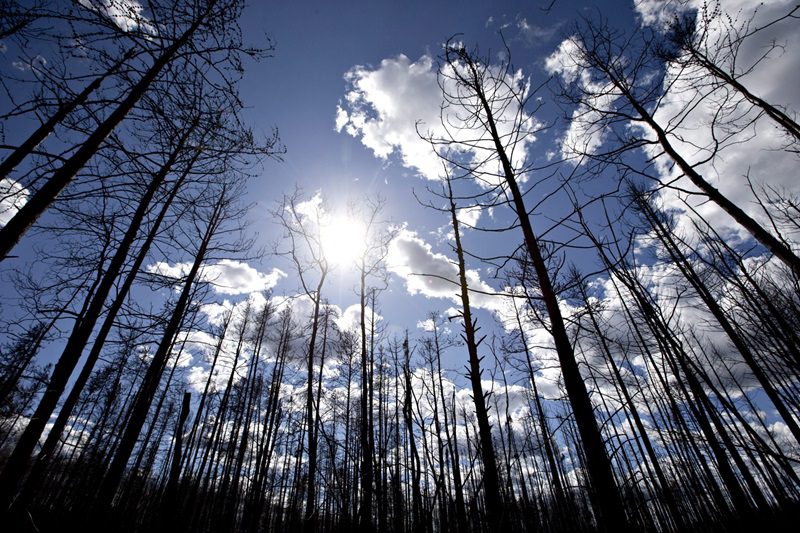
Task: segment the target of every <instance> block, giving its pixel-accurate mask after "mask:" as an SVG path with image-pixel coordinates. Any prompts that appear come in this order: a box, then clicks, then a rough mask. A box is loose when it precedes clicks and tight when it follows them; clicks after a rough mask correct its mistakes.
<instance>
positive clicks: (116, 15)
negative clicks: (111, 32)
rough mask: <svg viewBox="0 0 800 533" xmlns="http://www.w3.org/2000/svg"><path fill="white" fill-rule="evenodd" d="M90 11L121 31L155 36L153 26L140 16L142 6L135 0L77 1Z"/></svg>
mask: <svg viewBox="0 0 800 533" xmlns="http://www.w3.org/2000/svg"><path fill="white" fill-rule="evenodd" d="M78 1H79V3H80V4H81V5H82V6H83V7H85V8H86V9H88V10H90V11H94V12H95V13H98V14H100V15H103V16H105V17H107V18H108V19H109V20H111V22H112V23H114V25H116V26H117V27H118V28H119V29H121V30H123V31H136V30H139V31H142V32H143V33H145V34H148V35H155V30H154V28H153V25H152V24H151V23H150V21H149V19H148V18H147V17H145V16H144V15H143V14H142V11H143V10H144V9H143V8H142V5H141V4H140V3H139V2H137V1H136V0H78Z"/></svg>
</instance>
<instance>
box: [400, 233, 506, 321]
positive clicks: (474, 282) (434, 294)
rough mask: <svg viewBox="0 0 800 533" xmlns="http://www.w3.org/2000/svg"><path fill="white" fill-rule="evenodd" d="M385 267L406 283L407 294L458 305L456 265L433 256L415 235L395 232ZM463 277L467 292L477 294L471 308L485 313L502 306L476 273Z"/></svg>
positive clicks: (471, 299) (437, 255)
mask: <svg viewBox="0 0 800 533" xmlns="http://www.w3.org/2000/svg"><path fill="white" fill-rule="evenodd" d="M386 264H387V267H388V269H389V271H390V272H392V273H394V274H396V275H398V276H399V277H400V278H402V279H403V280H404V281H405V284H406V290H407V291H408V292H409V293H410V294H422V295H424V296H427V297H429V298H447V299H449V300H451V301H454V302H457V303H460V302H461V297H460V290H461V289H460V287H459V284H458V266H457V264H456V263H455V262H454V261H451V260H450V259H449V258H448V257H447V256H446V255H444V254H440V253H437V252H434V251H433V249H432V247H431V245H430V244H428V243H427V242H425V241H424V240H423V239H422V238H420V237H419V236H418V235H417V233H416V232H414V231H410V230H408V229H402V230H400V231H399V232H398V234H397V236H395V238H394V239H393V240H392V242H391V243H390V244H389V251H388V255H387V257H386ZM466 274H467V283H468V285H469V287H470V289H471V290H473V291H480V292H472V293H470V303H471V305H473V306H474V307H478V308H483V309H488V310H497V309H499V308H500V307H501V306H503V305H504V304H503V302H502V300H503V299H504V297H503V296H501V295H499V294H497V291H495V290H494V289H493V288H492V287H491V286H490V285H489V284H488V283H486V282H484V281H482V280H481V278H480V274H479V273H478V271H476V270H469V269H468V270H467V272H466Z"/></svg>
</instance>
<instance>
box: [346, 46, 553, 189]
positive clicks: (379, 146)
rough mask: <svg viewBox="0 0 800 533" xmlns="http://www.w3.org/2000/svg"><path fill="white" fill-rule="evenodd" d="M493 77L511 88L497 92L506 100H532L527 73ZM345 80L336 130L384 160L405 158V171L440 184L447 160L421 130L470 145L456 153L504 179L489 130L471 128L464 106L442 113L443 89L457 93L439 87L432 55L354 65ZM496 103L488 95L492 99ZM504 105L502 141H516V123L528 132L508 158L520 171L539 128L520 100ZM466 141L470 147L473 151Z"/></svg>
mask: <svg viewBox="0 0 800 533" xmlns="http://www.w3.org/2000/svg"><path fill="white" fill-rule="evenodd" d="M444 72H445V74H447V73H448V72H449V73H452V67H450V66H445V67H444ZM487 72H488V73H489V74H491V75H493V76H497V77H498V78H501V79H502V80H503V82H504V83H505V86H504V87H505V88H504V87H498V88H497V89H496V90H498V91H499V92H498V94H497V95H496V96H498V98H502V97H504V96H506V95H507V93H506V92H505V91H506V90H507V87H513V88H514V89H515V90H516V91H518V92H519V93H521V94H522V95H523V97H524V95H526V94H527V91H528V88H529V85H528V80H527V78H526V77H525V76H523V74H522V72H521V71H517V72H514V73H501V71H500V69H499V67H497V66H496V65H490V66H488V67H487ZM345 80H346V81H347V83H348V86H349V90H348V92H347V93H346V95H345V97H344V100H343V101H342V102H341V103H340V106H339V107H338V109H337V116H336V126H337V131H345V132H346V133H347V134H349V135H351V136H353V137H356V138H359V139H360V140H361V142H362V144H363V145H364V146H366V147H367V148H369V149H370V150H372V152H373V153H374V155H375V156H376V157H378V158H381V159H384V160H386V159H388V158H389V156H391V155H392V154H395V153H396V154H399V156H400V158H401V161H402V164H403V166H405V167H407V168H410V169H413V170H415V171H416V172H417V174H418V175H419V176H421V177H423V178H426V179H431V180H436V179H439V178H440V177H441V176H442V173H443V168H442V161H441V160H440V158H439V157H438V156H437V155H436V153H435V152H434V150H433V148H432V147H431V145H430V143H429V142H428V141H426V140H424V139H422V138H420V136H419V134H418V130H419V132H420V133H422V134H423V135H425V136H431V137H432V138H434V139H440V138H449V137H450V136H451V135H452V137H453V139H454V140H455V141H456V142H457V143H459V142H464V143H465V144H463V145H459V147H458V150H459V155H460V156H462V157H463V158H464V159H465V161H468V164H469V165H472V166H475V167H476V168H477V169H478V171H479V172H486V173H488V174H489V175H490V176H491V175H494V176H496V175H498V173H499V165H498V162H497V161H496V160H495V159H493V158H490V157H488V155H489V154H490V153H492V152H494V151H495V148H494V143H493V142H492V141H491V139H489V138H487V134H486V132H485V130H483V129H481V128H480V127H475V128H473V127H471V126H470V127H466V123H467V122H465V119H467V117H468V111H467V110H466V109H465V108H464V107H462V106H457V105H454V104H451V105H449V106H447V107H445V108H442V104H443V95H442V89H441V87H440V86H439V83H442V84H443V85H444V88H445V91H446V92H448V93H450V94H457V93H458V89H457V88H456V87H455V82H454V81H453V80H452V79H450V77H449V76H444V77H441V78H439V79H438V80H437V65H436V63H435V62H434V60H433V59H432V58H431V57H430V56H428V55H424V56H422V57H421V58H420V59H419V60H417V61H416V62H412V61H411V60H410V59H409V58H408V57H407V56H405V55H399V56H397V57H394V58H389V59H384V60H383V61H381V63H380V65H379V66H378V67H376V68H370V67H365V66H356V67H353V68H352V69H350V71H348V72H347V74H346V75H345ZM492 96H494V95H492V94H489V97H490V99H491V97H492ZM498 101H499V100H498ZM476 102H477V101H476ZM504 104H508V105H504V106H503V107H501V106H500V105H499V104H498V105H497V106H496V109H494V110H493V111H495V112H496V113H497V116H496V119H497V127H498V130H499V131H498V133H499V134H500V135H501V137H503V138H511V137H512V136H510V135H509V134H510V133H511V131H512V129H513V128H514V127H515V125H517V124H519V126H520V128H521V129H522V130H523V132H524V134H523V135H522V138H523V139H524V140H523V141H522V142H520V143H519V144H518V145H517V146H516V147H515V149H514V150H512V151H510V156H511V157H512V164H513V165H514V166H515V167H517V168H518V167H519V166H521V164H522V162H524V161H525V159H526V157H527V151H528V145H529V144H530V143H531V142H533V141H534V140H535V136H534V132H535V131H536V129H537V128H538V127H539V124H538V122H536V121H535V120H534V119H533V117H531V116H529V115H527V114H526V113H525V112H524V111H520V109H519V105H518V104H517V102H516V101H511V102H508V101H505V102H504ZM442 119H444V121H445V123H449V124H451V126H450V127H449V128H448V129H446V128H445V127H444V126H443V125H442ZM453 125H463V126H464V127H463V128H458V127H457V126H453ZM467 142H469V143H470V144H471V145H470V146H467V145H466V143H467ZM451 155H452V154H451ZM487 159H488V160H487ZM494 176H492V177H486V178H485V179H487V180H490V181H491V182H493V183H494V182H496V181H497V180H498V179H499V178H497V177H494Z"/></svg>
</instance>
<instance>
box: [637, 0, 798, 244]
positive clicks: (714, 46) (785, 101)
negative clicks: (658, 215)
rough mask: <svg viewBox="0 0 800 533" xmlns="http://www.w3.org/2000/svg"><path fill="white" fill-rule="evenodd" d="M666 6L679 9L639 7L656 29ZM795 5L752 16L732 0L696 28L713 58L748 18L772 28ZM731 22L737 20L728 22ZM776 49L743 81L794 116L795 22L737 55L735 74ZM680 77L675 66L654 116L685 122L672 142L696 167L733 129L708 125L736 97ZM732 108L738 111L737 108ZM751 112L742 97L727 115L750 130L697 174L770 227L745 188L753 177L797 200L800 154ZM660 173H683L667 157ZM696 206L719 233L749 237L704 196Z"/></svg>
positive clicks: (748, 43) (697, 74)
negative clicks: (724, 103) (703, 35)
mask: <svg viewBox="0 0 800 533" xmlns="http://www.w3.org/2000/svg"><path fill="white" fill-rule="evenodd" d="M668 5H669V6H672V7H670V9H677V8H676V7H675V6H673V5H672V4H667V3H666V2H657V1H655V0H650V1H649V2H646V3H642V4H641V5H639V6H637V9H639V11H640V14H641V15H642V19H643V21H644V22H646V23H647V22H648V21H651V20H652V21H653V23H663V22H665V20H668V19H665V18H664V16H663V15H658V17H656V15H655V14H656V13H659V8H660V10H661V12H662V13H668V11H667V6H668ZM702 6H703V2H701V1H699V0H692V1H690V2H686V3H685V5H682V6H681V7H682V9H690V10H697V9H701V8H702ZM791 6H793V2H790V1H787V0H783V1H775V2H769V3H764V4H762V5H760V6H759V8H758V10H757V11H756V12H755V14H754V11H753V8H754V6H753V4H752V3H751V2H747V1H744V0H731V1H726V2H723V3H722V4H721V7H722V13H721V14H720V16H718V17H716V18H712V19H711V20H710V21H709V22H708V23H707V24H706V23H704V21H703V20H702V19H701V18H698V24H699V25H700V30H702V31H705V32H706V34H707V37H706V39H705V42H704V43H705V45H706V46H708V47H709V53H711V54H713V53H715V51H716V50H718V49H719V45H720V43H722V42H724V38H725V36H726V34H727V33H728V32H729V31H730V26H731V25H733V26H734V27H738V26H740V25H741V24H743V23H744V22H745V21H746V20H747V18H748V17H750V16H754V19H753V21H752V22H751V23H750V26H751V28H755V27H758V26H763V25H765V23H766V22H768V21H771V20H774V19H776V18H778V17H779V16H781V15H783V14H785V13H786V12H787V11H788V9H789V8H790V7H791ZM654 17H656V18H654ZM728 17H731V18H730V19H728ZM731 21H733V22H731ZM773 43H775V44H777V45H778V46H779V48H777V49H773V50H772V51H771V52H770V53H769V55H768V57H767V58H766V59H764V60H763V61H761V62H760V63H759V64H758V65H756V66H755V68H753V69H752V70H751V71H750V72H747V74H745V75H742V76H740V77H739V81H740V82H741V83H742V84H744V85H745V86H746V87H747V88H748V89H749V90H750V91H751V92H752V93H754V94H756V95H758V96H759V97H761V98H764V99H765V100H766V101H767V102H771V103H773V104H776V105H779V106H782V107H784V108H786V109H788V111H789V114H790V115H792V114H794V113H796V111H797V110H799V109H800V93H798V91H797V90H796V87H797V85H798V83H800V54H797V53H796V52H795V51H796V50H798V49H800V33H798V32H797V28H796V24H794V22H793V21H784V22H783V23H779V24H775V25H773V26H770V27H769V28H768V29H767V30H765V31H762V32H759V33H757V34H755V35H754V36H753V37H751V38H749V39H747V40H744V41H743V42H742V44H741V46H740V48H739V50H738V57H737V65H736V69H737V72H741V71H745V70H747V69H748V68H749V67H750V66H751V65H752V64H753V63H754V62H755V61H756V60H757V59H758V58H759V57H761V55H763V54H764V52H765V51H766V50H768V49H769V48H770V47H771V46H772V45H773ZM723 64H724V66H725V68H727V67H729V66H730V65H729V64H728V63H723ZM678 74H679V72H678V70H677V68H675V67H671V68H670V69H669V70H668V71H667V76H666V79H665V80H664V87H665V88H669V91H668V92H667V94H666V96H665V97H664V99H663V100H662V102H661V105H660V106H659V108H658V111H657V113H656V114H655V118H656V120H657V121H658V122H659V123H660V124H667V123H669V122H670V121H671V122H673V123H674V122H675V120H674V119H675V117H678V116H682V117H683V120H682V122H681V124H680V126H678V127H677V128H675V129H674V130H673V132H672V135H671V137H670V140H671V141H672V143H673V145H674V146H675V147H676V149H677V150H678V151H679V153H681V154H683V155H684V156H685V157H686V158H687V159H688V160H689V161H690V162H693V161H699V160H706V159H708V158H709V156H710V153H711V152H710V150H711V149H713V147H714V143H715V141H716V140H717V139H725V135H726V134H728V133H729V131H730V130H729V128H728V127H726V126H725V125H718V126H717V127H716V128H715V129H714V130H713V131H712V128H711V127H709V124H713V123H714V121H715V120H717V119H718V118H719V113H720V102H721V101H725V100H724V99H725V98H726V97H729V96H730V95H731V94H732V93H731V92H730V89H729V88H727V87H725V88H720V89H716V90H714V91H710V90H709V86H708V84H706V85H705V86H703V87H701V89H700V90H698V89H697V88H696V87H695V86H693V85H695V83H694V82H695V81H696V80H697V79H700V80H703V81H708V75H707V73H705V72H703V71H689V72H682V73H680V74H681V75H680V76H678ZM691 103H697V105H691ZM734 103H736V106H733V104H734ZM749 107H750V106H749V104H747V103H745V102H744V101H743V99H742V98H741V97H740V96H739V95H736V96H735V97H734V99H733V100H732V101H730V100H729V101H728V110H730V111H731V112H732V113H736V114H737V115H740V118H739V119H738V120H737V122H738V123H739V124H746V123H748V121H753V122H752V124H751V125H749V126H748V127H746V128H741V131H740V132H738V133H737V134H736V135H734V136H733V137H732V138H731V139H730V140H728V141H726V142H723V149H722V150H721V151H720V152H719V153H717V154H716V155H715V156H714V157H712V158H711V159H710V160H709V161H707V162H706V163H704V164H702V165H698V167H697V168H698V171H699V172H700V173H701V174H702V175H703V176H704V177H705V178H706V179H707V180H708V181H710V182H711V183H712V184H713V185H714V186H715V187H717V188H718V189H719V190H720V191H721V192H722V193H723V194H724V195H725V196H727V197H728V198H729V199H730V200H731V201H733V202H734V203H735V204H736V205H738V206H740V207H742V208H743V209H745V210H746V211H747V212H748V213H749V214H750V215H751V216H754V217H756V218H757V219H759V220H762V221H763V222H764V223H765V224H767V225H768V222H767V221H766V220H764V216H763V213H762V212H761V210H760V208H759V207H758V205H757V203H756V201H755V198H754V196H753V194H752V192H751V191H750V188H749V187H748V185H747V182H746V178H745V175H746V174H748V173H749V175H750V177H751V179H752V180H753V182H754V185H755V186H756V187H757V188H758V187H759V186H760V185H768V186H771V187H775V188H777V189H778V190H783V191H788V192H790V193H794V194H797V193H798V192H800V182H799V181H798V180H797V156H796V153H792V150H785V149H784V148H785V147H786V145H787V137H786V135H785V134H784V133H783V132H782V131H781V130H780V129H779V128H777V127H776V126H775V124H774V123H773V122H771V120H770V119H769V118H767V117H764V116H760V117H759V116H758V115H759V113H758V112H757V110H754V109H750V110H749V111H748V112H743V110H746V109H748V108H749ZM686 109H690V112H688V113H686V112H685V110H686ZM730 116H731V115H727V116H726V115H725V114H723V118H730ZM734 128H736V127H734ZM726 145H727V146H726ZM795 148H796V145H795ZM659 171H660V173H661V175H662V176H663V177H664V178H667V177H674V176H676V175H677V170H676V169H675V168H671V167H670V166H669V165H668V161H666V160H665V158H662V159H661V160H660V166H659ZM676 185H677V186H678V187H686V188H688V189H689V190H691V189H693V187H692V185H691V184H689V183H688V182H687V181H686V179H685V178H684V179H683V180H681V181H680V182H678V183H677V184H676ZM663 198H664V202H665V207H667V208H676V209H679V210H684V209H685V205H684V203H683V200H682V199H681V198H680V197H679V195H678V194H677V193H675V192H667V193H666V194H664V196H663ZM692 200H694V202H693V203H694V205H695V208H696V209H697V211H698V213H699V214H700V215H702V216H703V217H704V218H706V220H708V221H709V222H711V224H712V225H713V226H715V227H717V228H718V229H724V228H729V229H730V230H731V231H736V232H739V234H740V235H741V236H743V237H744V236H745V234H744V231H743V230H742V229H741V227H739V226H738V225H737V224H735V223H734V222H733V221H732V220H731V219H730V218H729V217H728V215H727V214H726V213H724V212H723V211H722V210H721V209H720V208H719V207H718V206H717V205H716V204H714V203H712V202H702V203H701V202H700V200H701V198H699V197H698V198H696V199H692ZM680 222H682V223H683V224H684V229H687V230H690V228H689V227H688V225H686V222H688V219H686V218H682V219H681V220H680Z"/></svg>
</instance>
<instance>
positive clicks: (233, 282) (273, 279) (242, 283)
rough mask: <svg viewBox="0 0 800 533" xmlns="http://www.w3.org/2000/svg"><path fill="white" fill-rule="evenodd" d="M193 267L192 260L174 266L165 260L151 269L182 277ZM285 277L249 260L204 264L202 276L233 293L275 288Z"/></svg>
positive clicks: (218, 289)
mask: <svg viewBox="0 0 800 533" xmlns="http://www.w3.org/2000/svg"><path fill="white" fill-rule="evenodd" d="M191 268H192V264H191V263H189V262H184V263H175V264H173V265H171V264H169V263H167V262H165V261H158V262H156V263H154V264H152V265H150V266H148V267H147V271H148V272H150V273H152V274H157V275H159V276H164V277H167V278H175V279H179V278H182V277H184V276H186V275H187V274H188V273H189V271H190V270H191ZM283 277H286V273H285V272H283V271H282V270H280V269H278V268H273V269H272V271H271V272H270V273H268V274H264V273H262V272H259V271H258V270H256V269H255V268H253V267H251V266H250V265H248V264H247V263H242V262H240V261H233V260H230V259H223V260H221V261H219V262H217V263H215V264H213V265H203V266H202V267H200V273H199V279H200V280H202V281H205V282H208V283H211V285H212V287H213V288H214V292H216V293H219V294H230V295H237V294H249V293H252V292H259V291H266V290H269V289H272V288H273V287H274V286H275V285H277V284H278V281H279V280H280V279H281V278H283Z"/></svg>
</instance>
